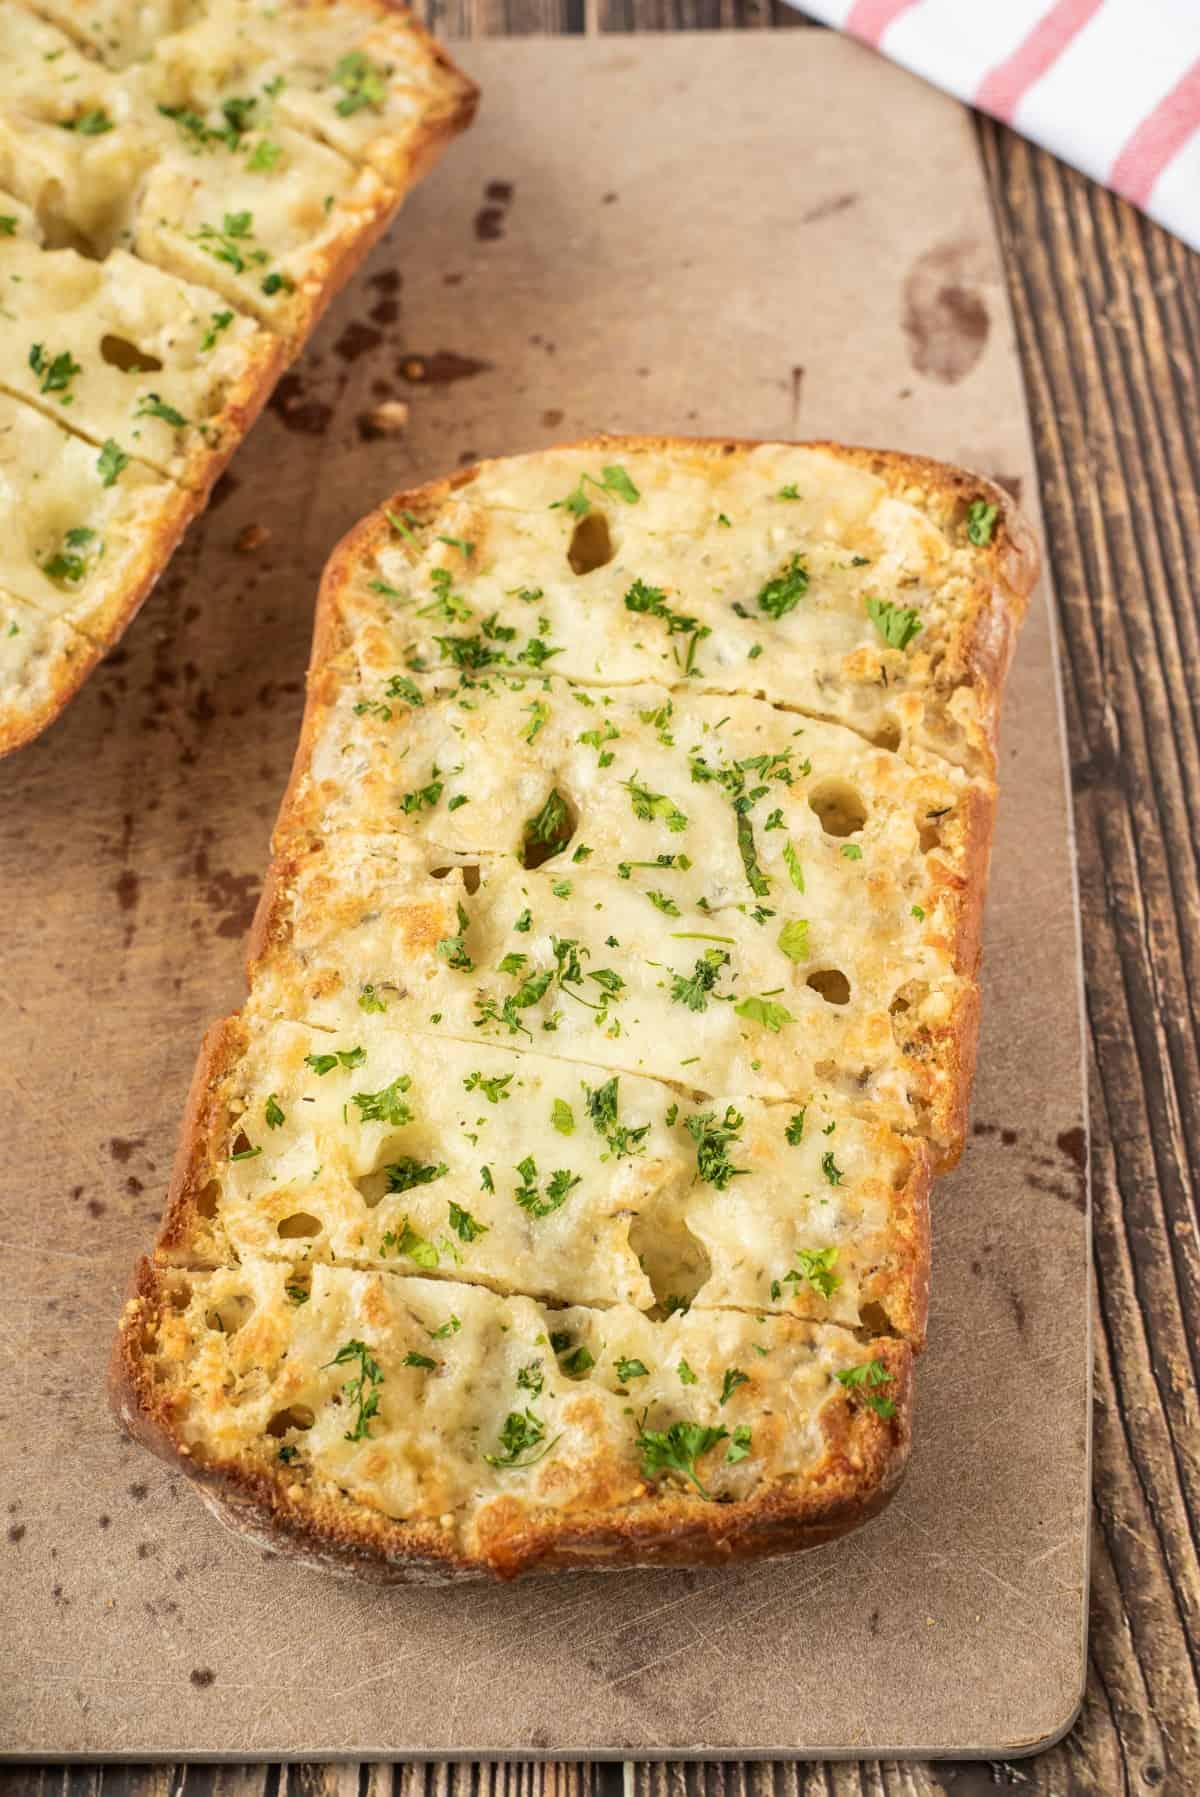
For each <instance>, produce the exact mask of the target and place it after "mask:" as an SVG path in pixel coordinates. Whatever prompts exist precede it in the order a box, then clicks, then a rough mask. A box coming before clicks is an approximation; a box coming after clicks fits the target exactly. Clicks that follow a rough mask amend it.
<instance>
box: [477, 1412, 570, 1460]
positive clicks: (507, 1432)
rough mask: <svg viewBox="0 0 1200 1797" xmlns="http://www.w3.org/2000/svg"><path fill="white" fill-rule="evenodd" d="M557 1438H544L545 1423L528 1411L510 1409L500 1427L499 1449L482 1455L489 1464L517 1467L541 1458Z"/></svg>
mask: <svg viewBox="0 0 1200 1797" xmlns="http://www.w3.org/2000/svg"><path fill="white" fill-rule="evenodd" d="M558 1439H559V1438H558V1436H557V1435H556V1436H555V1437H554V1440H553V1441H547V1440H546V1425H545V1423H544V1422H542V1420H541V1418H540V1417H537V1416H535V1415H534V1414H533V1411H532V1410H510V1411H509V1413H508V1415H507V1416H506V1417H505V1419H504V1425H503V1427H502V1428H501V1430H500V1452H499V1453H498V1454H485V1455H484V1456H483V1457H484V1459H485V1460H486V1461H487V1463H488V1465H489V1466H495V1467H506V1468H512V1469H518V1470H519V1469H520V1468H523V1467H526V1466H535V1465H536V1464H537V1462H538V1461H539V1460H543V1459H544V1458H545V1456H546V1455H547V1454H548V1453H549V1452H550V1450H551V1448H552V1447H554V1445H555V1443H556V1442H557V1441H558Z"/></svg>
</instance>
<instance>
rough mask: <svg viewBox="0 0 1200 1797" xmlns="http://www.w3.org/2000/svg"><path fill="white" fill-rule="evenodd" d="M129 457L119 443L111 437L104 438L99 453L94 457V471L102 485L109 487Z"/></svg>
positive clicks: (126, 463) (121, 471)
mask: <svg viewBox="0 0 1200 1797" xmlns="http://www.w3.org/2000/svg"><path fill="white" fill-rule="evenodd" d="M129 461H130V458H129V457H128V456H127V455H126V454H125V451H124V450H123V449H122V448H121V445H120V444H119V443H118V442H116V441H115V439H114V438H112V437H106V438H105V439H104V443H103V446H102V448H101V450H100V454H99V455H98V456H97V457H96V473H97V474H98V475H99V476H100V485H101V486H102V487H111V486H113V485H114V483H115V482H116V480H117V479H118V477H119V476H120V475H121V474H123V473H124V471H125V469H126V468H128V466H129Z"/></svg>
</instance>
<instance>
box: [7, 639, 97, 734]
mask: <svg viewBox="0 0 1200 1797" xmlns="http://www.w3.org/2000/svg"><path fill="white" fill-rule="evenodd" d="M70 636H71V639H72V641H71V648H70V652H69V653H66V654H63V655H60V656H58V657H57V658H56V660H55V663H54V668H53V671H52V673H51V675H50V676H49V679H48V681H47V683H46V688H45V691H44V692H41V693H39V694H38V696H37V697H36V698H28V697H22V700H21V702H20V703H19V704H17V703H13V704H6V703H4V702H3V699H2V697H0V756H3V755H9V754H11V753H12V752H13V750H14V749H22V748H24V746H25V744H26V743H31V742H32V741H33V739H34V738H35V737H36V736H40V735H41V733H42V731H43V730H45V729H46V727H47V725H48V724H52V723H53V722H54V720H55V718H56V717H57V716H58V714H59V712H60V711H61V710H62V709H63V707H64V705H66V704H67V703H68V701H69V700H71V699H73V698H74V696H75V694H76V693H77V692H78V691H79V689H80V687H81V686H82V685H83V683H84V681H85V680H86V679H87V677H88V675H89V674H90V673H91V672H92V669H93V668H94V667H95V666H96V663H97V662H98V661H99V660H100V658H101V654H102V650H101V649H100V647H99V645H98V644H96V643H93V642H89V641H88V639H87V638H86V637H84V636H81V635H80V634H79V632H78V631H71V632H70Z"/></svg>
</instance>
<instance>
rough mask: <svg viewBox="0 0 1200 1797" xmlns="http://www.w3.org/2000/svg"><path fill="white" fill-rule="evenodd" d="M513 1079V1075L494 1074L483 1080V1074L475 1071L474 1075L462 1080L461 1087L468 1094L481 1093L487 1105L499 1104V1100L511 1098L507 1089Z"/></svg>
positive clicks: (468, 1075) (469, 1074) (471, 1074)
mask: <svg viewBox="0 0 1200 1797" xmlns="http://www.w3.org/2000/svg"><path fill="white" fill-rule="evenodd" d="M514 1078H515V1075H514V1074H511V1073H495V1074H493V1075H492V1076H491V1077H490V1078H487V1079H485V1078H484V1076H483V1074H482V1073H480V1072H479V1071H478V1070H476V1071H475V1072H474V1073H468V1074H467V1076H466V1078H465V1079H464V1080H463V1087H464V1089H465V1090H466V1091H468V1092H482V1093H483V1095H484V1097H485V1098H486V1099H487V1101H488V1103H489V1104H499V1103H500V1101H501V1099H503V1098H511V1097H512V1093H511V1092H510V1091H509V1089H508V1088H509V1086H511V1084H512V1082H513V1079H514Z"/></svg>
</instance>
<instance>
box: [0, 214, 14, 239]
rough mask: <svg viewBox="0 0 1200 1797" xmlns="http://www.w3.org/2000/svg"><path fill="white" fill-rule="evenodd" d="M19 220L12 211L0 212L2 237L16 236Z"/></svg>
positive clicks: (0, 232)
mask: <svg viewBox="0 0 1200 1797" xmlns="http://www.w3.org/2000/svg"><path fill="white" fill-rule="evenodd" d="M16 234H17V221H16V219H15V217H14V216H13V214H12V213H11V212H5V213H0V237H15V236H16Z"/></svg>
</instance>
